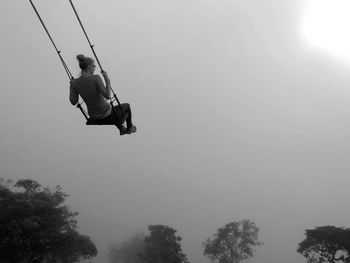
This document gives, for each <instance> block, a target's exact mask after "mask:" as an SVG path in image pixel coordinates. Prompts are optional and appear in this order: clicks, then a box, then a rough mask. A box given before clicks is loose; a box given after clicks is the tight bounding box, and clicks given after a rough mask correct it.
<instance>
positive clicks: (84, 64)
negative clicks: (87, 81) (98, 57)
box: [77, 54, 94, 70]
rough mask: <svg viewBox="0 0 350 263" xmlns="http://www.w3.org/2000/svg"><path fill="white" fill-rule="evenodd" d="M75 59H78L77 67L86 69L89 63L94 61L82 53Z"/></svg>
mask: <svg viewBox="0 0 350 263" xmlns="http://www.w3.org/2000/svg"><path fill="white" fill-rule="evenodd" d="M77 60H78V61H79V67H80V68H81V69H82V70H86V69H87V68H88V67H89V66H90V65H92V64H93V63H94V60H93V59H92V58H89V57H85V56H84V55H82V54H79V55H77Z"/></svg>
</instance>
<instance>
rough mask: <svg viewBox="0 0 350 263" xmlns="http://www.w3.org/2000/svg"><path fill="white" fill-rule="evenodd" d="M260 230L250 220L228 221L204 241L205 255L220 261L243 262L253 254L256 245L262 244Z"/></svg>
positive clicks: (224, 262)
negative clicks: (259, 235)
mask: <svg viewBox="0 0 350 263" xmlns="http://www.w3.org/2000/svg"><path fill="white" fill-rule="evenodd" d="M258 232H259V228H258V227H256V226H255V224H254V223H253V222H251V221H250V220H242V221H239V222H231V223H228V224H226V225H225V226H224V227H221V228H219V229H218V230H217V232H216V234H215V235H213V237H212V238H208V239H207V240H206V242H204V243H203V247H204V255H205V256H207V257H208V258H210V259H211V260H212V261H215V260H218V262H219V263H238V262H241V261H242V260H244V259H247V258H250V257H252V256H253V247H254V246H258V245H262V243H261V242H260V241H259V240H258Z"/></svg>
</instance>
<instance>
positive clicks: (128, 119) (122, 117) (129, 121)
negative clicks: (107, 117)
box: [114, 103, 133, 128]
mask: <svg viewBox="0 0 350 263" xmlns="http://www.w3.org/2000/svg"><path fill="white" fill-rule="evenodd" d="M120 107H121V108H122V111H123V113H121V112H120ZM114 110H115V112H116V114H117V118H118V119H119V120H121V122H124V120H125V121H126V126H127V128H131V127H132V126H133V124H132V115H131V108H130V104H129V103H121V104H120V106H119V105H117V106H114ZM125 116H126V118H125Z"/></svg>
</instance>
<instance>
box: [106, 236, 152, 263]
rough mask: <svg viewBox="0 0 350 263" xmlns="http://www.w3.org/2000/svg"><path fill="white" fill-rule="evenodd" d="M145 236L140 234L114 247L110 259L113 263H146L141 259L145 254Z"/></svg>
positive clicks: (111, 249)
mask: <svg viewBox="0 0 350 263" xmlns="http://www.w3.org/2000/svg"><path fill="white" fill-rule="evenodd" d="M144 240H145V235H144V234H143V233H138V234H136V235H134V236H132V237H131V238H130V239H129V240H127V241H125V242H122V243H120V244H117V245H112V246H111V248H110V252H109V255H108V256H109V259H110V261H111V262H112V263H144V262H145V261H144V260H143V259H142V258H141V257H140V255H141V254H142V253H144V252H145V243H144Z"/></svg>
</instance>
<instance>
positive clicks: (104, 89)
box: [96, 71, 111, 100]
mask: <svg viewBox="0 0 350 263" xmlns="http://www.w3.org/2000/svg"><path fill="white" fill-rule="evenodd" d="M101 73H102V75H103V77H104V79H105V82H106V87H105V85H104V84H103V82H102V79H101V78H100V76H98V75H96V76H97V78H96V80H97V88H98V90H99V92H100V93H101V94H102V95H103V97H105V98H106V99H107V100H108V99H109V98H110V97H111V81H110V79H109V78H108V75H107V72H105V71H102V72H101Z"/></svg>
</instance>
